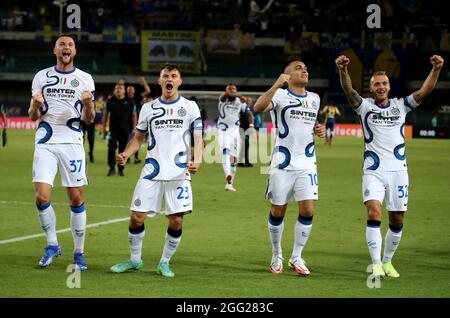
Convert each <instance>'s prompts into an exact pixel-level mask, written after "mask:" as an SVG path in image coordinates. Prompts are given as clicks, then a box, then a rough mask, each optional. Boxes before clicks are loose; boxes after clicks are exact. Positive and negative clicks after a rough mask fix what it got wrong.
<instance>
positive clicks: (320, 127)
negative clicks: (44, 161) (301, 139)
mask: <svg viewBox="0 0 450 318" xmlns="http://www.w3.org/2000/svg"><path fill="white" fill-rule="evenodd" d="M314 134H315V135H316V136H317V137H320V138H324V137H325V135H326V134H327V130H326V129H325V125H324V124H321V123H319V122H317V121H316V124H315V125H314Z"/></svg>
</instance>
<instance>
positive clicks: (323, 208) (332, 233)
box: [0, 129, 450, 298]
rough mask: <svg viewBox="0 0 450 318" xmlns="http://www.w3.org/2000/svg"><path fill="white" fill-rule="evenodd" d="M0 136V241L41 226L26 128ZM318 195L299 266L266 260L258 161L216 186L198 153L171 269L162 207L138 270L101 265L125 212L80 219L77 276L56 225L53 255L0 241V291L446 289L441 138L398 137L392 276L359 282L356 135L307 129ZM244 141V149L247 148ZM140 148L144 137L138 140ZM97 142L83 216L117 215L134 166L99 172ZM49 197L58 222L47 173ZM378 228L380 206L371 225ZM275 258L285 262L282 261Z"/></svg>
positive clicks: (219, 176)
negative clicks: (82, 233) (190, 202)
mask: <svg viewBox="0 0 450 318" xmlns="http://www.w3.org/2000/svg"><path fill="white" fill-rule="evenodd" d="M8 133H9V135H8V137H9V138H8V141H9V144H8V145H7V147H5V148H0V241H4V240H8V239H12V238H17V237H22V236H28V235H32V234H38V233H41V230H40V226H39V222H38V217H37V212H36V208H35V205H34V193H33V186H32V183H31V164H32V159H33V149H34V144H33V143H34V137H33V132H32V131H21V130H12V129H11V130H9V131H8ZM316 143H317V145H316V154H317V159H318V175H319V190H320V193H319V196H320V197H319V201H318V204H317V209H316V214H315V217H314V223H313V224H314V226H313V230H312V233H311V236H310V239H309V242H308V245H307V246H306V248H305V250H304V253H303V256H304V258H305V259H306V261H307V262H308V266H309V267H310V270H311V276H310V277H308V278H302V277H298V276H296V274H295V273H294V272H293V271H289V270H287V268H286V271H285V272H284V273H282V274H280V275H274V274H271V273H269V272H268V265H269V262H270V258H271V247H270V241H269V236H268V231H267V217H268V213H269V203H268V202H267V201H265V200H264V192H265V189H266V184H267V176H266V175H261V174H260V173H259V169H258V167H254V168H238V172H237V178H236V182H235V186H236V188H237V190H238V192H236V193H228V192H225V191H224V185H225V182H224V179H223V172H222V166H221V165H220V164H204V165H203V166H202V168H201V171H200V172H199V173H198V174H197V175H195V176H194V177H193V181H192V183H193V192H194V213H193V214H191V215H188V216H186V217H185V221H184V227H183V239H182V241H181V244H180V246H179V248H178V251H177V253H176V254H175V257H174V258H173V259H172V269H173V271H174V272H175V273H176V277H175V278H173V279H167V278H163V277H161V276H157V275H156V273H155V267H156V264H157V263H158V261H159V258H160V255H161V252H162V248H163V244H164V235H165V231H166V229H167V220H166V218H165V217H162V216H160V217H158V218H156V219H147V221H146V237H145V241H144V247H143V260H144V268H143V269H142V270H141V271H140V272H134V273H125V274H120V275H118V274H112V273H110V272H109V268H110V266H111V265H113V264H115V263H117V262H119V261H123V260H126V259H127V258H128V257H129V249H128V240H127V229H128V222H127V221H121V222H117V223H111V224H106V225H101V226H97V227H92V228H89V229H88V230H87V237H86V248H85V256H86V261H87V263H88V265H89V270H88V271H87V272H84V273H82V274H81V288H74V289H70V288H68V287H67V286H66V279H67V277H68V275H69V273H67V272H66V267H67V265H68V264H69V263H71V261H72V248H73V245H72V244H73V243H72V235H71V233H70V232H65V233H60V234H59V235H58V239H59V242H60V245H61V246H62V250H63V255H62V256H61V257H59V258H57V259H55V261H54V263H53V264H52V266H51V267H50V268H48V269H44V270H43V269H39V268H38V265H37V264H38V261H39V259H40V257H41V256H42V254H43V251H44V246H45V239H44V237H37V238H32V239H27V240H23V241H18V242H12V243H6V244H4V243H1V244H0V284H1V288H0V297H155V298H163V297H185V298H190V297H225V298H226V297H233V298H234V297H251V298H253V297H254V298H260V297H269V298H272V297H274V298H277V297H288V298H291V297H292V298H304V297H388V298H390V297H450V215H449V212H450V208H449V207H450V191H449V189H450V186H449V182H450V141H448V140H421V139H415V140H408V141H407V157H408V165H409V176H410V189H409V211H408V212H407V215H406V219H405V226H404V234H403V238H402V241H401V244H400V247H399V249H398V250H397V253H396V255H395V258H394V264H395V265H396V267H397V269H398V271H399V272H400V274H401V277H400V278H399V279H396V280H393V279H384V280H383V281H382V282H381V288H373V289H369V288H368V287H367V286H366V279H367V275H368V274H367V273H366V272H365V270H366V267H367V265H368V264H369V263H370V258H369V253H368V251H367V247H366V242H365V223H366V211H365V208H364V206H363V205H362V203H361V174H362V172H361V161H362V152H363V141H362V140H360V139H356V138H335V142H334V145H333V146H332V147H328V146H325V145H323V140H316ZM253 150H254V149H253ZM140 155H141V158H142V157H144V149H141V153H140ZM107 170H108V168H107V165H106V142H105V141H103V140H101V139H100V138H97V139H96V145H95V163H94V164H88V174H89V179H90V185H89V186H87V187H86V188H85V203H86V207H87V213H88V224H92V223H97V222H102V221H108V220H112V219H117V218H126V217H128V216H129V209H128V206H129V204H130V199H131V195H132V193H133V190H134V186H135V183H136V180H137V178H138V175H139V172H140V166H139V165H134V164H130V165H128V166H127V167H126V169H125V174H126V176H125V177H124V178H121V177H118V176H116V177H106V173H107ZM52 202H53V205H54V208H55V211H56V215H57V229H63V228H68V227H69V207H68V204H67V198H66V193H65V190H64V189H63V188H61V186H60V181H59V175H58V176H57V178H56V181H55V188H54V192H53V197H52ZM296 219H297V211H296V204H295V203H294V202H292V203H291V204H290V206H289V208H288V211H287V214H286V218H285V230H284V234H283V244H282V245H283V250H284V257H285V259H286V260H287V258H288V257H289V255H290V253H291V250H292V244H293V231H294V222H295V221H296ZM386 228H387V212H386V211H384V212H383V222H382V234H383V237H384V235H385V231H386ZM285 266H286V263H285Z"/></svg>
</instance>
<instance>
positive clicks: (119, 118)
mask: <svg viewBox="0 0 450 318" xmlns="http://www.w3.org/2000/svg"><path fill="white" fill-rule="evenodd" d="M132 113H133V103H131V102H130V100H129V99H128V98H126V97H125V86H124V85H123V84H117V85H116V86H115V88H114V96H113V97H111V98H110V99H108V101H107V102H106V110H105V112H104V113H103V131H104V132H105V131H106V127H107V124H108V122H109V138H108V166H109V171H108V174H107V175H108V177H110V176H114V175H115V174H116V171H115V165H116V149H117V144H118V145H119V153H121V152H122V151H124V150H125V147H126V145H127V142H128V134H129V132H130V126H131V116H132ZM108 115H109V120H108ZM123 170H124V166H119V167H118V172H119V176H121V177H123V176H124V174H123Z"/></svg>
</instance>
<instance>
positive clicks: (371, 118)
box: [335, 55, 444, 277]
mask: <svg viewBox="0 0 450 318" xmlns="http://www.w3.org/2000/svg"><path fill="white" fill-rule="evenodd" d="M335 62H336V66H337V68H338V71H339V77H340V81H341V86H342V89H343V90H344V92H345V95H346V96H347V99H348V101H349V103H350V105H351V106H352V107H353V109H354V110H355V112H356V113H357V114H358V115H359V117H360V120H361V123H362V126H363V132H364V144H365V149H364V165H363V170H364V173H363V180H362V192H363V201H364V204H365V205H366V208H367V212H368V220H367V227H366V239H367V245H368V248H369V253H370V257H371V259H372V274H373V276H374V277H383V276H386V275H387V276H389V277H399V276H400V275H399V273H398V272H397V271H396V270H395V268H394V266H393V265H392V262H391V260H392V258H393V256H394V253H395V251H396V249H397V247H398V245H399V243H400V239H401V237H402V228H403V218H404V213H405V212H406V210H407V205H408V188H409V179H408V171H407V166H406V155H405V136H404V125H405V118H406V115H407V114H408V113H409V112H410V111H412V110H414V109H415V108H416V107H417V106H418V105H419V104H420V103H421V102H422V101H423V100H424V98H425V97H426V96H428V95H429V94H430V93H431V92H432V90H433V89H434V87H435V85H436V82H437V80H438V77H439V73H440V71H441V69H442V65H443V64H444V60H443V58H442V57H440V56H438V55H433V56H432V57H431V58H430V62H431V65H432V69H431V72H430V74H429V75H428V77H427V78H426V79H425V82H424V83H423V84H422V87H421V88H420V89H419V90H417V91H415V92H414V93H412V94H411V95H408V96H406V97H404V98H400V99H398V98H389V97H388V96H389V91H390V89H391V88H390V84H389V78H388V77H387V75H386V73H385V72H383V71H378V72H375V73H374V74H373V75H372V77H371V79H370V83H369V90H370V93H371V94H372V98H362V97H361V96H360V95H359V94H358V92H356V90H354V89H353V87H352V82H351V79H350V76H349V73H348V70H347V66H348V65H349V63H350V59H349V58H348V57H346V56H344V55H341V56H339V57H338V58H337V59H336V61H335ZM383 199H386V208H387V210H388V211H389V228H388V230H387V233H386V237H385V242H384V254H383V258H382V259H381V241H382V238H381V231H380V224H381V204H382V202H383Z"/></svg>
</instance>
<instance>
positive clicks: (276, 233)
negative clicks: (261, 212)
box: [268, 213, 284, 255]
mask: <svg viewBox="0 0 450 318" xmlns="http://www.w3.org/2000/svg"><path fill="white" fill-rule="evenodd" d="M268 228H269V237H270V242H271V243H272V254H275V255H282V254H283V251H282V248H281V238H282V236H283V228H284V222H283V217H279V218H276V217H274V216H272V213H270V214H269V222H268Z"/></svg>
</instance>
